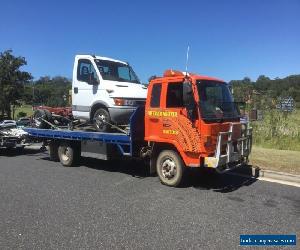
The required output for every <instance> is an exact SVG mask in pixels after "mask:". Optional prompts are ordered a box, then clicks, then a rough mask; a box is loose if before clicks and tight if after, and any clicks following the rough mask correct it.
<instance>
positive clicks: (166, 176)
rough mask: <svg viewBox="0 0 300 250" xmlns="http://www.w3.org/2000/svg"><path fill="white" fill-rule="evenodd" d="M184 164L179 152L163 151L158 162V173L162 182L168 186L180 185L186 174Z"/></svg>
mask: <svg viewBox="0 0 300 250" xmlns="http://www.w3.org/2000/svg"><path fill="white" fill-rule="evenodd" d="M184 170H185V169H184V163H183V161H182V159H181V157H180V156H179V155H178V153H177V152H175V151H173V150H163V151H162V152H161V153H160V154H159V155H158V158H157V161H156V171H157V174H158V177H159V179H160V181H161V182H162V183H163V184H165V185H168V186H172V187H177V186H179V185H180V183H181V181H182V179H183V174H184Z"/></svg>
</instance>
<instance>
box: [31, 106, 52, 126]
mask: <svg viewBox="0 0 300 250" xmlns="http://www.w3.org/2000/svg"><path fill="white" fill-rule="evenodd" d="M42 119H44V120H46V121H48V122H51V121H52V115H51V113H50V112H49V111H48V110H45V109H37V110H36V111H34V113H33V120H34V123H35V125H36V127H37V128H40V129H49V128H51V126H50V125H49V124H48V123H46V122H45V121H43V120H42Z"/></svg>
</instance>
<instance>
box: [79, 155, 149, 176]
mask: <svg viewBox="0 0 300 250" xmlns="http://www.w3.org/2000/svg"><path fill="white" fill-rule="evenodd" d="M78 165H79V166H81V167H87V168H92V169H97V170H103V171H108V172H119V173H123V174H128V175H131V176H132V177H136V178H147V177H150V175H149V173H148V169H147V167H146V166H145V164H143V162H142V161H138V160H127V159H119V160H109V161H105V160H98V159H94V158H89V157H81V159H80V162H79V164H78Z"/></svg>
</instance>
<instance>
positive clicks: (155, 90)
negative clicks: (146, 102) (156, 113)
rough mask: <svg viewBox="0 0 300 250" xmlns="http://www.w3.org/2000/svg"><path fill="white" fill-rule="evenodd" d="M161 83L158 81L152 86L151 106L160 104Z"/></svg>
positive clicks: (154, 106)
mask: <svg viewBox="0 0 300 250" xmlns="http://www.w3.org/2000/svg"><path fill="white" fill-rule="evenodd" d="M160 94H161V83H156V84H154V85H153V87H152V92H151V101H150V107H152V108H156V107H159V106H160Z"/></svg>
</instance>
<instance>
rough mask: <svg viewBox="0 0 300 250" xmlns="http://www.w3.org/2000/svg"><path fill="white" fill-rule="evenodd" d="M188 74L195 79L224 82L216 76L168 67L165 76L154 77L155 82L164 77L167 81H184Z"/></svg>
mask: <svg viewBox="0 0 300 250" xmlns="http://www.w3.org/2000/svg"><path fill="white" fill-rule="evenodd" d="M186 76H188V77H189V78H191V79H195V80H209V81H217V82H224V81H223V80H221V79H219V78H215V77H210V76H205V75H199V74H195V73H187V74H186V72H183V71H178V70H172V69H168V70H166V71H165V72H164V75H163V76H160V77H156V78H155V79H153V80H152V81H153V82H161V81H162V80H163V79H164V80H167V81H183V80H184V78H185V77H186Z"/></svg>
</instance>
